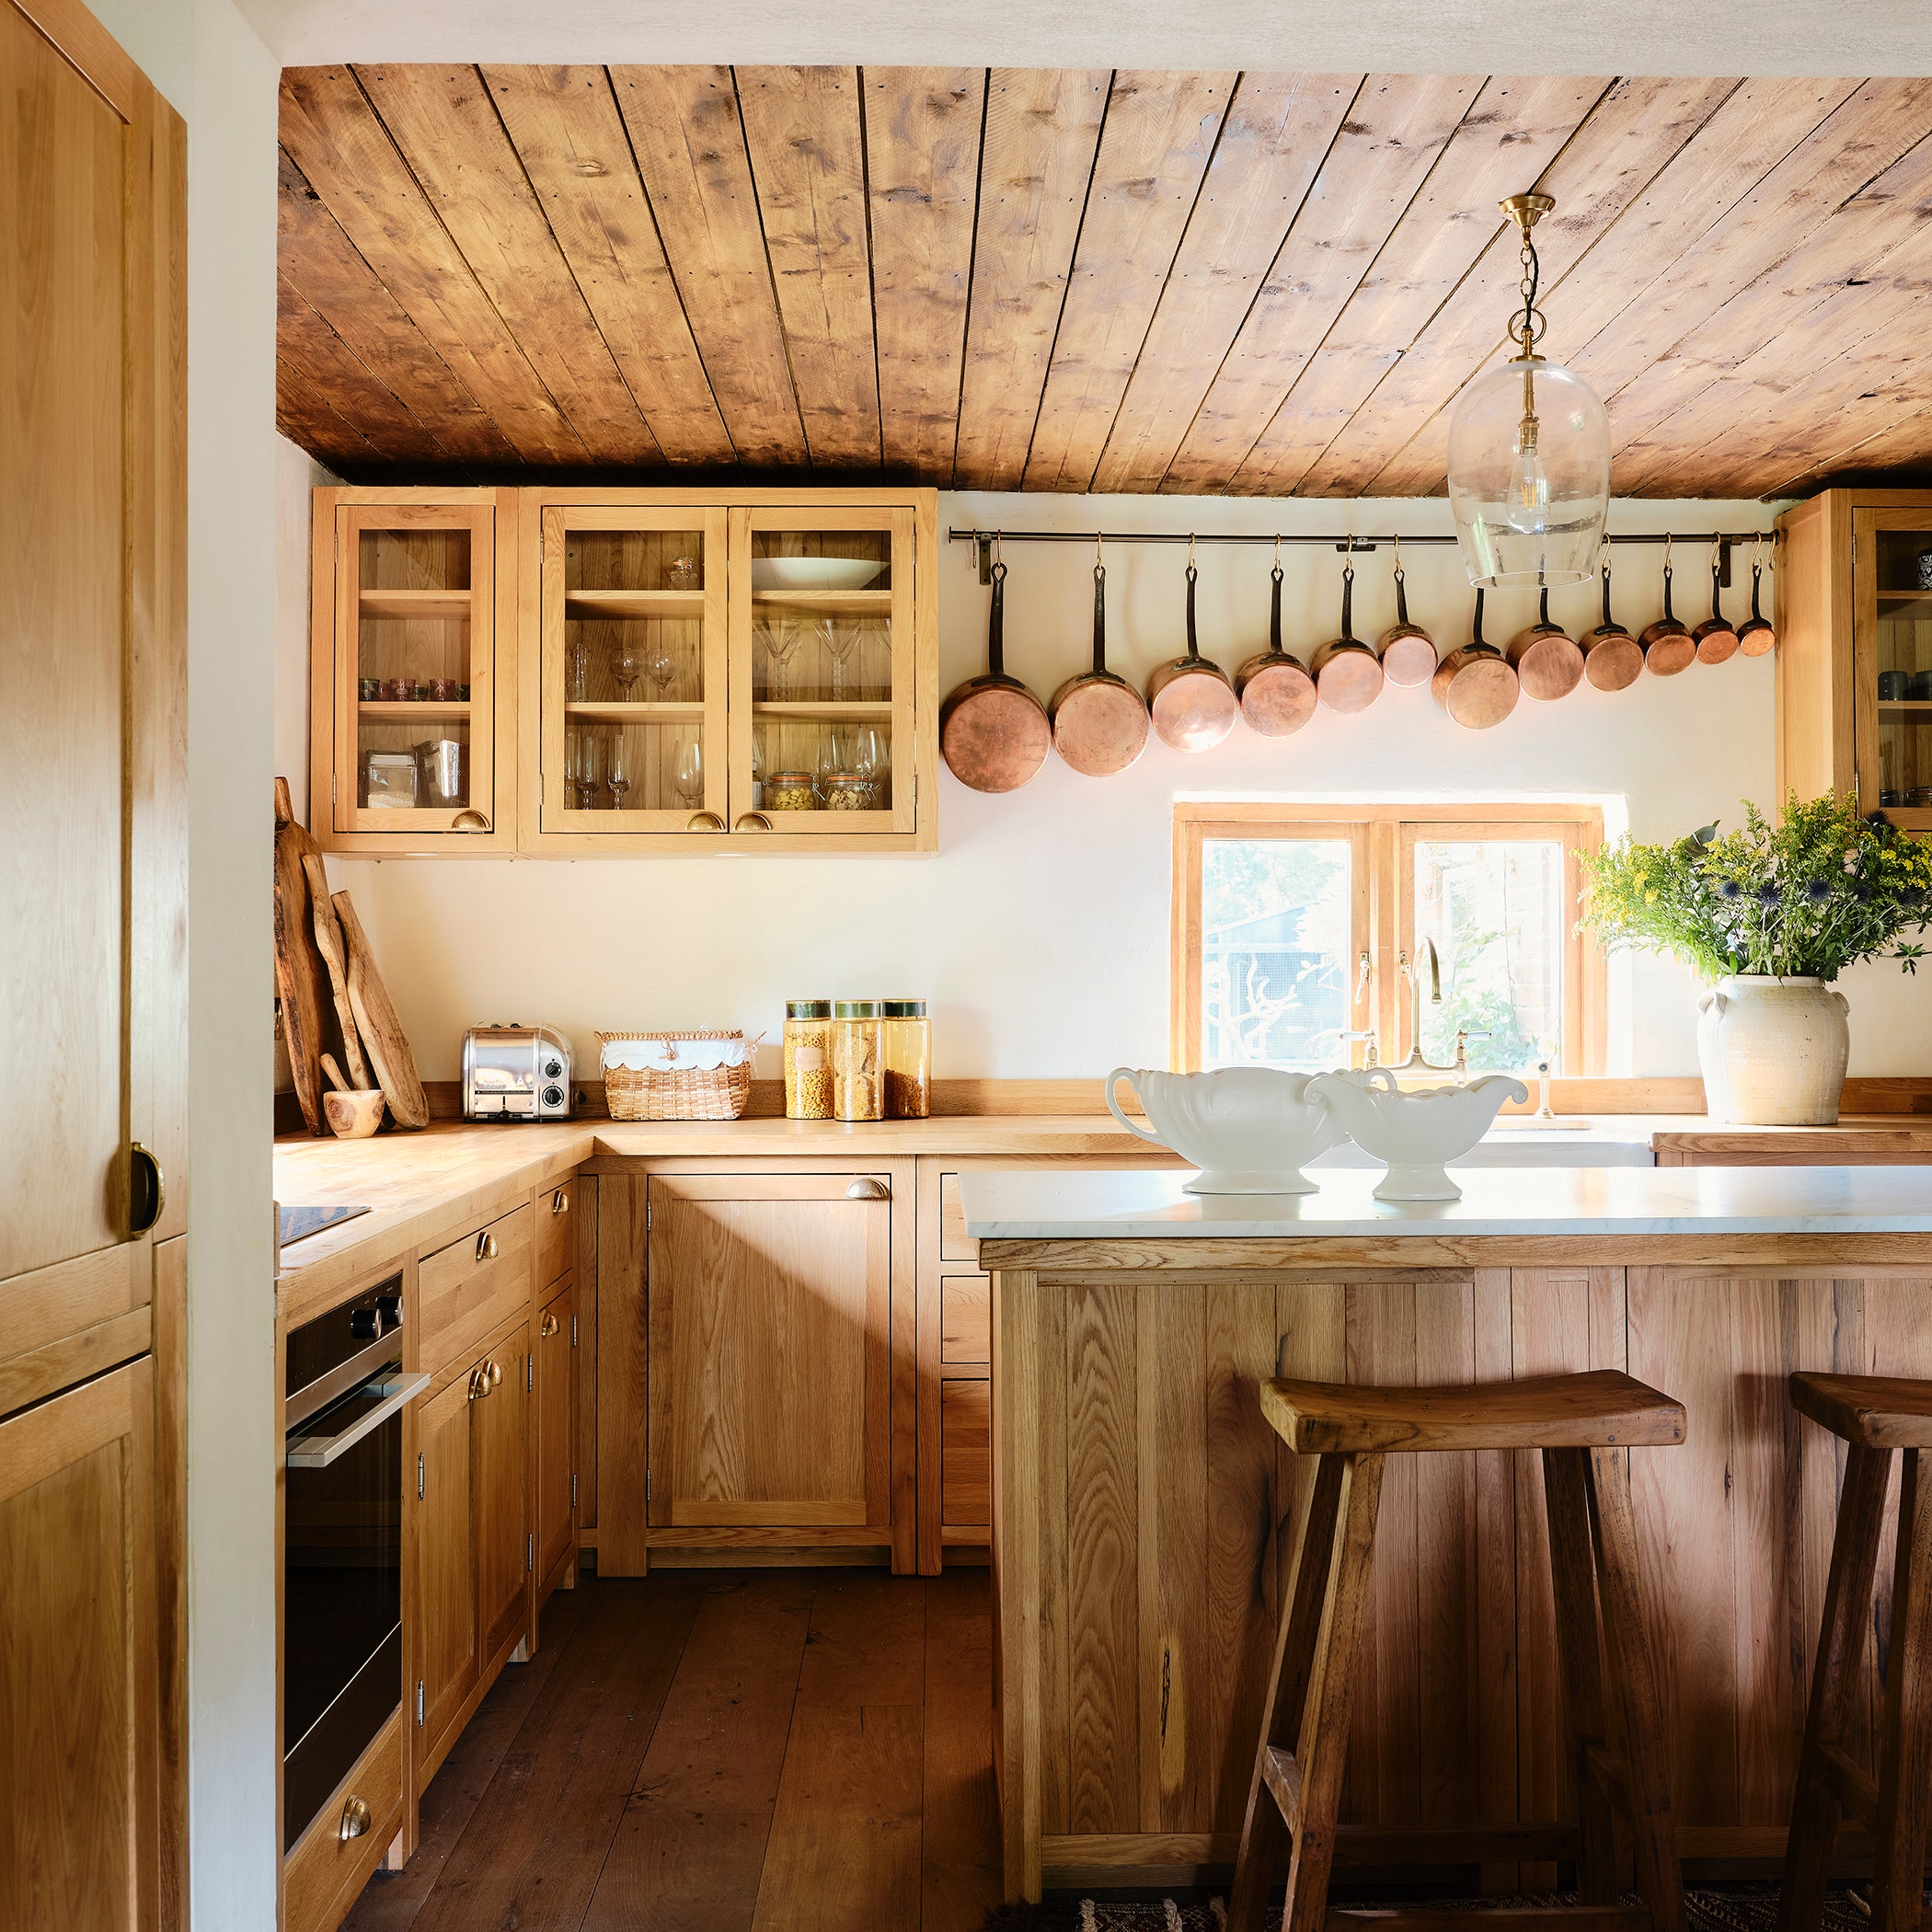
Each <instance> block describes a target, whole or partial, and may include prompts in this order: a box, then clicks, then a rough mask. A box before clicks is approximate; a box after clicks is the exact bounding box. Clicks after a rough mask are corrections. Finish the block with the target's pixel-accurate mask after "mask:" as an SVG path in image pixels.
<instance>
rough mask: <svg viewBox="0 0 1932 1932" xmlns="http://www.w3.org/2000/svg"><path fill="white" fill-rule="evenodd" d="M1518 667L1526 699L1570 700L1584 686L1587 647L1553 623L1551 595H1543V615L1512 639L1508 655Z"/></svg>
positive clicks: (1517, 673)
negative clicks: (1576, 690) (1550, 607)
mask: <svg viewBox="0 0 1932 1932" xmlns="http://www.w3.org/2000/svg"><path fill="white" fill-rule="evenodd" d="M1504 655H1505V656H1507V657H1508V659H1509V661H1510V662H1511V663H1512V664H1513V665H1514V666H1515V667H1516V675H1517V677H1518V678H1519V679H1521V681H1522V684H1523V695H1524V696H1525V697H1535V698H1541V699H1543V700H1545V701H1546V702H1547V701H1548V700H1549V699H1551V698H1557V697H1568V696H1570V693H1571V692H1572V691H1574V690H1575V689H1576V687H1577V686H1578V685H1579V684H1581V683H1582V682H1583V647H1582V646H1581V644H1579V643H1578V642H1577V640H1576V639H1575V638H1572V637H1571V636H1570V633H1569V632H1568V631H1567V630H1565V629H1564V628H1563V627H1562V626H1561V625H1560V624H1552V623H1551V622H1550V620H1549V592H1548V591H1547V590H1546V591H1545V592H1543V607H1542V613H1541V615H1539V616H1538V617H1537V619H1536V621H1535V623H1534V624H1532V625H1530V626H1529V627H1527V628H1526V629H1524V630H1519V631H1518V632H1517V633H1516V635H1515V636H1514V637H1513V638H1511V639H1510V648H1509V650H1507V651H1506V652H1505V653H1504Z"/></svg>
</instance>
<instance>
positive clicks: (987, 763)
mask: <svg viewBox="0 0 1932 1932" xmlns="http://www.w3.org/2000/svg"><path fill="white" fill-rule="evenodd" d="M1005 629H1006V565H1005V564H1004V563H995V565H994V566H993V612H992V615H991V616H989V617H988V619H987V620H986V669H985V670H984V671H983V673H981V674H980V675H979V676H978V677H970V678H968V679H967V680H966V682H965V683H964V684H961V685H960V686H959V687H958V688H957V689H956V690H954V691H952V692H951V693H949V695H948V696H947V699H946V702H945V703H944V704H943V705H941V706H940V707H939V752H940V755H941V756H942V757H944V759H945V760H946V763H947V765H948V766H949V768H950V770H951V772H952V775H953V776H954V777H955V778H957V779H958V780H959V781H960V784H961V785H970V786H971V787H972V789H973V790H974V791H991V792H1000V791H1018V789H1019V788H1020V787H1021V786H1022V785H1024V784H1025V783H1026V782H1027V781H1028V779H1029V778H1031V777H1032V776H1034V774H1035V773H1036V772H1038V771H1039V769H1040V767H1041V765H1044V764H1045V763H1046V754H1047V748H1048V747H1049V746H1050V745H1051V744H1052V742H1053V731H1052V726H1051V725H1050V724H1049V723H1048V722H1047V715H1046V712H1045V711H1044V710H1043V709H1042V708H1041V703H1040V700H1039V699H1038V698H1037V697H1035V696H1033V694H1032V693H1031V692H1030V691H1029V690H1028V689H1027V687H1026V686H1025V685H1024V684H1021V683H1020V681H1019V680H1018V678H1017V677H1008V676H1007V675H1006V665H1005V662H1004V659H1003V645H1004V632H1005Z"/></svg>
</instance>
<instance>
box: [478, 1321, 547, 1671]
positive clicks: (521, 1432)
mask: <svg viewBox="0 0 1932 1932" xmlns="http://www.w3.org/2000/svg"><path fill="white" fill-rule="evenodd" d="M489 1363H490V1365H491V1369H492V1374H491V1376H490V1384H491V1386H490V1390H489V1395H488V1396H487V1397H484V1398H483V1399H482V1400H480V1401H477V1402H475V1403H473V1404H471V1406H470V1459H471V1460H470V1469H471V1481H472V1483H473V1484H474V1485H475V1489H476V1511H477V1623H478V1624H479V1625H480V1627H481V1629H482V1638H483V1661H484V1662H485V1663H488V1662H489V1660H490V1659H491V1658H492V1657H494V1656H495V1655H496V1653H497V1651H498V1650H499V1649H500V1647H501V1646H502V1644H503V1642H504V1640H505V1639H507V1638H508V1637H509V1635H510V1633H511V1632H512V1630H513V1629H515V1628H516V1627H517V1624H518V1622H519V1620H520V1619H522V1618H523V1616H524V1613H525V1605H526V1604H527V1603H528V1601H529V1583H530V1569H531V1550H530V1547H529V1541H528V1537H529V1531H530V1512H529V1508H528V1496H527V1493H526V1491H525V1489H524V1487H523V1470H524V1466H525V1465H526V1463H527V1460H528V1455H529V1446H530V1445H529V1440H528V1439H529V1428H530V1385H531V1383H532V1381H533V1380H534V1379H535V1378H534V1376H533V1374H532V1373H531V1364H530V1325H529V1324H528V1323H527V1322H525V1323H524V1324H523V1326H522V1327H520V1328H518V1329H517V1330H516V1332H515V1333H514V1334H512V1335H509V1336H506V1337H505V1338H504V1339H503V1340H501V1341H500V1342H499V1343H498V1344H497V1345H496V1346H495V1347H494V1348H492V1349H491V1350H490V1351H489ZM498 1369H500V1370H501V1371H502V1374H501V1375H500V1376H498V1375H497V1374H495V1373H494V1371H495V1370H498Z"/></svg>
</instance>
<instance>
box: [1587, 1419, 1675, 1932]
mask: <svg viewBox="0 0 1932 1932" xmlns="http://www.w3.org/2000/svg"><path fill="white" fill-rule="evenodd" d="M1626 1455H1627V1451H1625V1450H1622V1449H1593V1450H1592V1451H1591V1452H1590V1503H1591V1510H1590V1515H1591V1524H1592V1528H1593V1531H1594V1533H1595V1543H1596V1580H1597V1592H1598V1597H1599V1600H1600V1602H1601V1604H1602V1606H1603V1616H1604V1653H1605V1662H1606V1663H1607V1665H1608V1675H1609V1681H1610V1688H1611V1691H1612V1694H1613V1696H1615V1698H1616V1707H1617V1714H1618V1716H1619V1718H1620V1719H1622V1726H1621V1728H1622V1731H1623V1747H1624V1750H1623V1757H1624V1776H1625V1781H1626V1795H1627V1799H1628V1802H1629V1809H1630V1836H1631V1839H1632V1841H1633V1844H1634V1847H1635V1851H1636V1857H1637V1889H1638V1891H1639V1892H1640V1893H1641V1894H1642V1896H1643V1901H1644V1903H1645V1904H1647V1905H1648V1906H1649V1907H1650V1922H1651V1924H1652V1925H1653V1926H1656V1928H1657V1932H1684V1874H1683V1871H1682V1869H1680V1867H1679V1865H1678V1863H1677V1840H1676V1835H1675V1833H1674V1832H1673V1829H1672V1825H1671V1786H1670V1775H1669V1771H1668V1768H1667V1761H1666V1758H1665V1754H1664V1737H1663V1704H1662V1698H1661V1697H1660V1696H1659V1695H1658V1689H1657V1678H1656V1673H1654V1672H1653V1671H1652V1669H1651V1668H1650V1640H1649V1638H1648V1637H1647V1636H1646V1634H1645V1630H1644V1621H1643V1584H1642V1581H1641V1578H1640V1576H1639V1570H1638V1563H1637V1525H1636V1520H1635V1518H1634V1516H1633V1514H1632V1512H1631V1508H1630V1472H1629V1468H1628V1466H1627V1464H1626V1462H1625V1456H1626Z"/></svg>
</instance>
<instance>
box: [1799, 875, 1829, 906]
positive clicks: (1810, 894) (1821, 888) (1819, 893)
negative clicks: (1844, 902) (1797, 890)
mask: <svg viewBox="0 0 1932 1932" xmlns="http://www.w3.org/2000/svg"><path fill="white" fill-rule="evenodd" d="M1804 896H1805V897H1806V898H1807V899H1809V900H1810V901H1811V903H1812V904H1813V905H1823V903H1824V902H1825V901H1826V900H1827V899H1829V898H1830V897H1831V896H1832V888H1831V881H1830V880H1824V879H1814V880H1811V882H1810V883H1809V884H1808V885H1807V886H1806V887H1805V889H1804Z"/></svg>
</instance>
